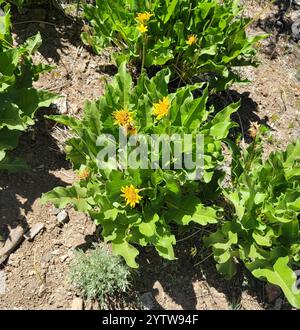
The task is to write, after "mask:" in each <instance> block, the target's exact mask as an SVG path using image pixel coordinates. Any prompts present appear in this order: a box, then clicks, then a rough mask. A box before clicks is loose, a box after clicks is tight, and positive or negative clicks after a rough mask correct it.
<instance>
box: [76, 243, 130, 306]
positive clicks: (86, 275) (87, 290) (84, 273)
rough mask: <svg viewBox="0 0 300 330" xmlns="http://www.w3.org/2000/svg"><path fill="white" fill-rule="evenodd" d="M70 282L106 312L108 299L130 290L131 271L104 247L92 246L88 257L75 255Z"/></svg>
mask: <svg viewBox="0 0 300 330" xmlns="http://www.w3.org/2000/svg"><path fill="white" fill-rule="evenodd" d="M70 280H71V282H72V283H73V284H74V285H75V287H76V288H78V289H79V290H80V293H81V294H82V295H83V296H84V297H85V298H87V299H90V300H97V301H98V302H99V304H100V305H101V307H103V308H107V298H111V297H112V296H114V295H116V294H119V293H122V292H126V291H127V290H128V289H129V286H130V270H129V268H128V266H126V264H124V263H123V260H122V259H121V258H120V257H118V256H115V255H113V254H112V253H111V252H109V251H108V248H107V247H106V246H104V245H98V246H97V245H95V246H94V248H93V249H91V250H89V251H88V252H87V253H84V252H83V251H81V250H79V251H76V252H75V257H74V259H73V262H72V264H71V267H70Z"/></svg>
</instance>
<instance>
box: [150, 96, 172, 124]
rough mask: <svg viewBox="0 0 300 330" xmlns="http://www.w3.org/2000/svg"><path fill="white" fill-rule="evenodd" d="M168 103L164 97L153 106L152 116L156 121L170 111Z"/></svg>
mask: <svg viewBox="0 0 300 330" xmlns="http://www.w3.org/2000/svg"><path fill="white" fill-rule="evenodd" d="M170 106H171V104H170V101H169V99H168V97H164V98H163V99H162V100H160V101H159V102H158V103H154V104H153V115H154V116H156V118H157V119H161V118H163V117H165V116H167V115H168V114H169V110H170Z"/></svg>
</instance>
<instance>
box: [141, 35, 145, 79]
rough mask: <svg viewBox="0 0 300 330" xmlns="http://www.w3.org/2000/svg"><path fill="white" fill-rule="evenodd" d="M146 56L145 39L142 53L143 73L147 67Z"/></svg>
mask: <svg viewBox="0 0 300 330" xmlns="http://www.w3.org/2000/svg"><path fill="white" fill-rule="evenodd" d="M145 56H146V38H145V37H143V53H142V67H141V73H142V72H143V71H144V66H145Z"/></svg>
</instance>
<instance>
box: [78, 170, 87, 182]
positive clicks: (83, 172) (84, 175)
mask: <svg viewBox="0 0 300 330" xmlns="http://www.w3.org/2000/svg"><path fill="white" fill-rule="evenodd" d="M89 176H90V172H89V171H88V170H87V169H83V170H81V171H80V172H79V173H78V178H79V179H80V180H85V179H87V178H88V177H89Z"/></svg>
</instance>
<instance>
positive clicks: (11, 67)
mask: <svg viewBox="0 0 300 330" xmlns="http://www.w3.org/2000/svg"><path fill="white" fill-rule="evenodd" d="M2 3H3V0H0V5H1V4H2ZM41 42H42V40H41V36H40V35H39V34H38V35H36V36H34V37H32V38H29V39H28V40H27V41H26V42H25V43H24V44H23V45H20V46H14V45H13V38H12V35H11V20H10V8H9V5H6V6H5V7H4V12H3V15H1V16H0V170H10V171H16V170H20V169H23V168H24V166H25V165H24V163H23V162H22V161H20V160H17V159H12V158H11V157H9V156H8V155H7V151H10V150H12V149H14V148H15V147H16V146H17V144H18V139H19V137H20V135H21V134H22V132H24V131H25V130H26V129H27V127H28V126H30V125H33V124H34V120H33V117H34V114H35V112H36V110H37V109H38V108H40V107H44V106H49V105H50V104H51V102H52V101H53V99H54V98H55V96H54V94H51V93H49V92H45V91H38V90H36V89H34V88H33V87H32V82H33V81H34V80H37V79H38V76H39V74H40V73H42V72H44V71H48V70H50V69H51V67H49V66H45V65H41V64H38V65H34V64H33V63H32V59H31V56H32V54H33V53H34V52H35V51H36V50H37V48H38V47H39V46H40V44H41Z"/></svg>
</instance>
